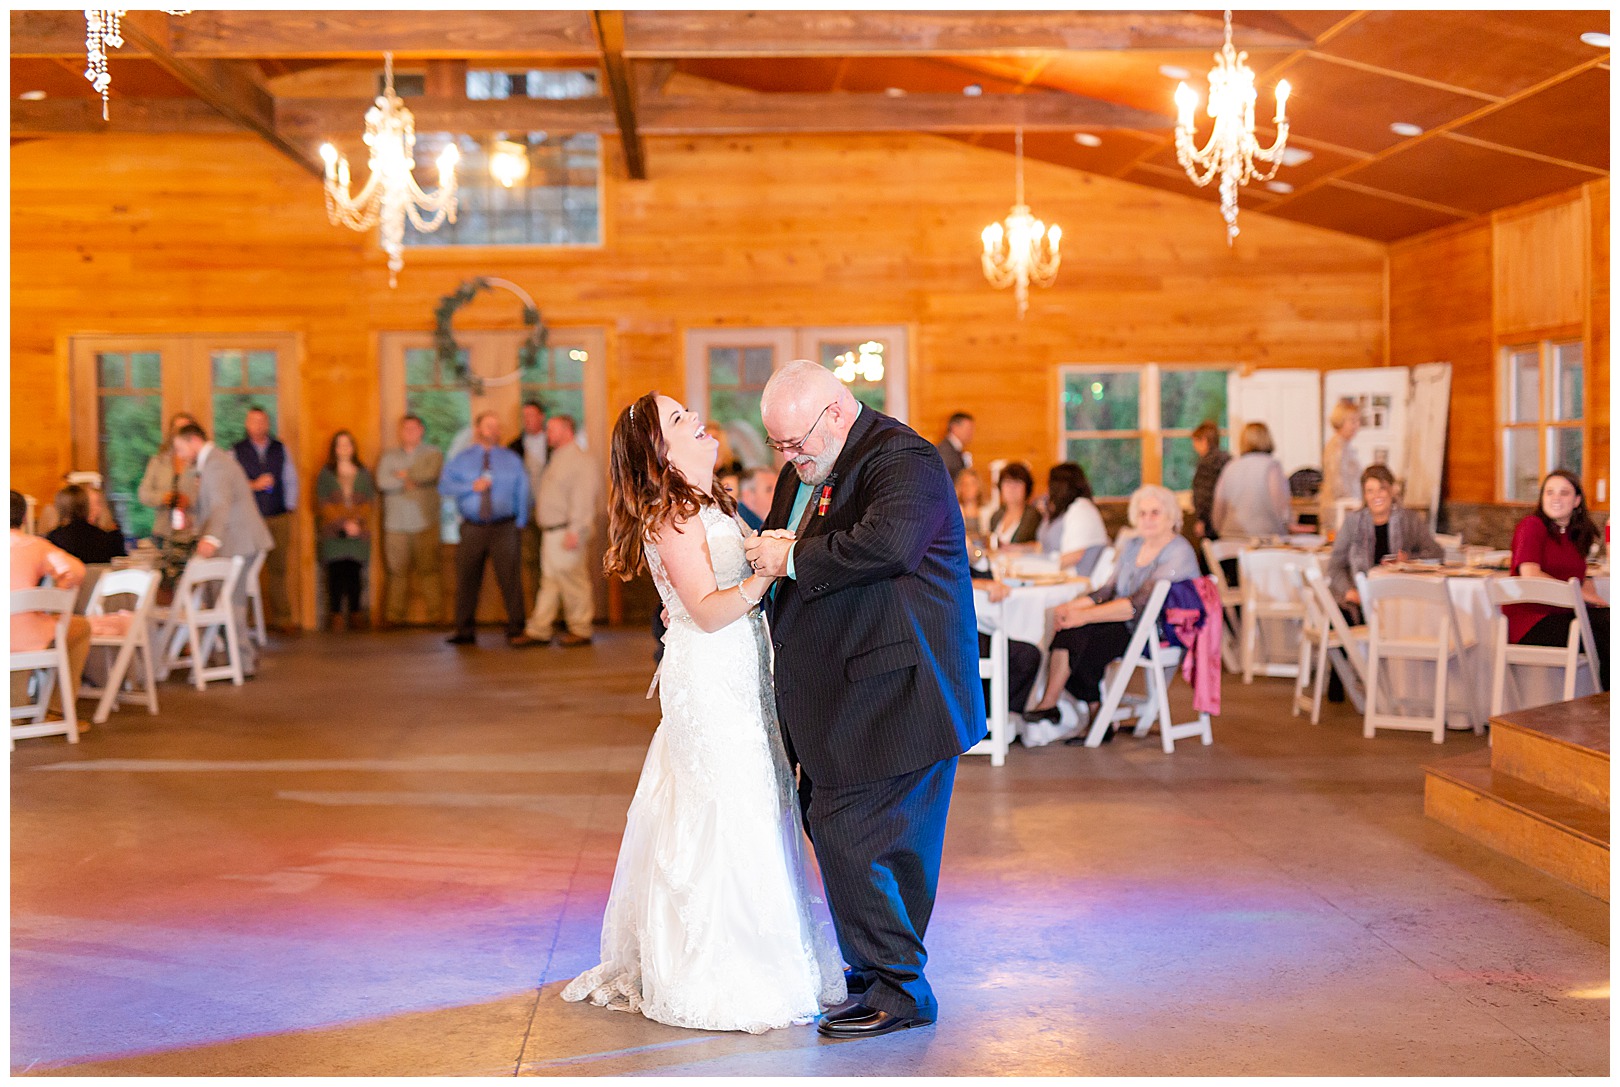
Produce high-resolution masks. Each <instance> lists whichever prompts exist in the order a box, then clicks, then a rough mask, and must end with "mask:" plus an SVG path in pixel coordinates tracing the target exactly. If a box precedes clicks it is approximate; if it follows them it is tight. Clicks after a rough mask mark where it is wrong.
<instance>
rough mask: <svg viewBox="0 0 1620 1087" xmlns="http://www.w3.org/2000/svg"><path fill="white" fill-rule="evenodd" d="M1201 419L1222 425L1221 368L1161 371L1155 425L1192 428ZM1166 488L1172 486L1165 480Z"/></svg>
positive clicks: (1223, 377) (1223, 373) (1223, 379)
mask: <svg viewBox="0 0 1620 1087" xmlns="http://www.w3.org/2000/svg"><path fill="white" fill-rule="evenodd" d="M1205 419H1212V420H1214V421H1215V424H1216V425H1217V426H1219V427H1221V428H1222V429H1225V427H1226V371H1225V370H1164V371H1161V372H1160V376H1159V425H1160V427H1162V428H1163V429H1165V430H1192V429H1193V428H1194V427H1196V426H1197V425H1198V424H1199V423H1202V422H1203V421H1204V420H1205ZM1165 486H1167V487H1172V488H1173V487H1174V486H1175V485H1174V484H1172V483H1168V482H1167V483H1166V484H1165Z"/></svg>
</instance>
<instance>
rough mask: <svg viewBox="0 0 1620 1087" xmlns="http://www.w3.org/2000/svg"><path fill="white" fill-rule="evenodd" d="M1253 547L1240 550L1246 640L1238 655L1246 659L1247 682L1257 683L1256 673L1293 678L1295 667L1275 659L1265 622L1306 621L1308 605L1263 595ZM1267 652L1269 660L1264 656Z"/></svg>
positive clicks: (1243, 639) (1240, 575) (1244, 635)
mask: <svg viewBox="0 0 1620 1087" xmlns="http://www.w3.org/2000/svg"><path fill="white" fill-rule="evenodd" d="M1252 554H1253V552H1252V550H1251V549H1248V548H1245V549H1244V550H1242V551H1239V552H1238V577H1239V580H1240V582H1241V584H1240V585H1239V586H1238V591H1239V593H1240V595H1241V597H1242V600H1243V625H1242V631H1243V636H1242V639H1241V640H1240V641H1239V643H1238V657H1239V659H1240V660H1242V662H1243V682H1244V683H1253V682H1254V674H1255V673H1256V672H1259V673H1260V674H1261V675H1266V676H1285V677H1290V678H1292V677H1293V675H1294V666H1293V665H1292V664H1279V663H1277V662H1276V661H1274V660H1272V652H1271V645H1270V639H1269V638H1267V636H1266V633H1265V631H1266V628H1265V627H1264V626H1263V625H1262V624H1263V623H1265V622H1275V621H1288V622H1296V623H1297V622H1302V621H1303V620H1304V618H1305V611H1304V608H1303V607H1302V606H1301V605H1300V604H1299V603H1298V602H1297V601H1295V600H1293V599H1290V598H1288V597H1286V596H1285V597H1274V596H1270V595H1265V596H1262V595H1261V593H1260V579H1259V577H1258V576H1256V574H1255V571H1254V570H1253V569H1252V558H1251V556H1252ZM1262 652H1264V654H1265V659H1264V660H1262V659H1261V653H1262Z"/></svg>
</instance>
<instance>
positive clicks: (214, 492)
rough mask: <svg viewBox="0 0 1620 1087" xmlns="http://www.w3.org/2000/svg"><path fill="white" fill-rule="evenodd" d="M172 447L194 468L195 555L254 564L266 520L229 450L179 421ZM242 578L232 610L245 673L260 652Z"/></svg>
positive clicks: (264, 539) (269, 544) (266, 539)
mask: <svg viewBox="0 0 1620 1087" xmlns="http://www.w3.org/2000/svg"><path fill="white" fill-rule="evenodd" d="M174 451H175V453H176V454H177V455H178V456H179V457H180V459H181V460H182V461H184V462H185V463H186V464H188V465H191V466H192V467H194V468H195V469H196V471H197V504H196V508H195V509H194V511H193V512H194V514H195V516H194V518H193V520H194V523H195V525H196V531H197V555H198V556H199V557H200V558H205V559H210V558H214V557H215V556H223V557H225V558H231V557H234V556H236V555H240V556H242V568H243V569H244V570H246V569H247V568H248V567H250V566H252V565H253V560H254V558H255V557H256V556H257V555H258V554H259V552H261V551H269V550H270V549H271V548H273V547H275V539H274V538H273V537H272V536H271V535H270V529H269V526H267V525H266V524H265V523H264V518H263V517H262V516H261V515H260V514H259V505H258V503H257V502H256V501H255V500H254V497H253V487H252V485H251V484H249V483H248V478H247V473H246V472H244V471H243V470H242V466H241V465H240V464H238V463H237V461H236V458H235V457H233V456H231V455H230V454H229V453H221V452H220V451H219V450H218V449H216V448H215V447H214V443H213V442H211V441H209V440H208V434H207V432H206V431H204V430H203V428H202V427H200V426H197V425H196V424H195V423H193V424H191V425H189V426H183V427H181V428H180V429H179V430H178V431H177V432H176V433H175V437H174ZM247 590H248V585H247V578H246V577H242V578H238V579H237V583H236V592H235V594H234V595H233V596H232V604H233V608H232V612H233V614H234V615H235V617H236V641H237V645H238V646H239V647H240V648H241V652H242V670H243V672H244V673H245V674H247V675H252V674H253V673H254V672H256V671H258V666H259V653H258V649H257V647H255V646H254V644H253V641H252V640H251V639H250V638H248V636H247Z"/></svg>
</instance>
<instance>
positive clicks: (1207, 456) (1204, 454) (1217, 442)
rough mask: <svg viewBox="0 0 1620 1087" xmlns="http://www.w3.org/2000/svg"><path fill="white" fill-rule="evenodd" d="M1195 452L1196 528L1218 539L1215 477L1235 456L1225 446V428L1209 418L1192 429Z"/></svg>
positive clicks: (1218, 476) (1194, 529) (1194, 520)
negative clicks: (1222, 445) (1223, 436)
mask: <svg viewBox="0 0 1620 1087" xmlns="http://www.w3.org/2000/svg"><path fill="white" fill-rule="evenodd" d="M1192 447H1193V452H1194V453H1197V454H1198V467H1196V468H1194V469H1193V479H1192V505H1193V531H1194V532H1195V533H1196V534H1197V535H1198V536H1200V537H1202V538H1205V539H1210V540H1213V539H1217V538H1218V534H1217V533H1216V532H1215V515H1214V512H1213V511H1214V506H1215V481H1216V480H1218V479H1219V478H1220V476H1221V469H1222V468H1225V467H1226V462H1227V461H1229V460H1231V459H1232V454H1230V453H1228V452H1227V451H1226V450H1224V449H1222V448H1221V428H1220V427H1218V426H1216V425H1215V421H1214V420H1213V419H1205V420H1204V421H1203V422H1202V423H1199V424H1198V429H1196V430H1194V431H1193V432H1192Z"/></svg>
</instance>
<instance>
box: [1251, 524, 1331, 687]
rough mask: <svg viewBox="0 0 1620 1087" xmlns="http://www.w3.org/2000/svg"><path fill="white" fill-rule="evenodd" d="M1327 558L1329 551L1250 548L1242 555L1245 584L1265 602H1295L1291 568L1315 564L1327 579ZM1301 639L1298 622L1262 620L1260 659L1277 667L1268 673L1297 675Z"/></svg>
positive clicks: (1290, 620)
mask: <svg viewBox="0 0 1620 1087" xmlns="http://www.w3.org/2000/svg"><path fill="white" fill-rule="evenodd" d="M1328 555H1329V552H1328V551H1326V550H1318V551H1303V550H1299V549H1297V548H1286V547H1256V548H1251V549H1249V550H1247V551H1245V552H1244V553H1243V559H1242V562H1241V564H1240V565H1241V567H1242V569H1243V570H1244V571H1245V573H1244V574H1243V575H1242V576H1243V577H1245V578H1247V579H1248V581H1246V582H1244V590H1245V591H1248V589H1249V588H1250V584H1251V583H1252V588H1253V590H1254V593H1255V595H1256V597H1257V598H1258V599H1259V600H1261V601H1262V602H1270V601H1275V602H1278V603H1288V602H1292V601H1293V599H1294V593H1293V590H1292V589H1291V588H1290V587H1289V585H1288V578H1287V577H1286V575H1285V574H1284V571H1285V570H1286V569H1287V568H1288V567H1290V566H1297V567H1299V568H1300V569H1301V570H1303V569H1305V565H1306V564H1307V563H1313V562H1314V563H1315V564H1316V566H1317V569H1319V570H1321V571H1322V573H1323V575H1324V576H1325V575H1326V574H1327V560H1328ZM1299 637H1300V624H1299V621H1298V620H1296V619H1262V620H1261V621H1260V644H1259V647H1258V652H1259V658H1258V659H1260V660H1262V661H1264V662H1267V663H1270V664H1272V665H1275V666H1276V667H1274V668H1273V669H1272V670H1271V671H1269V672H1268V673H1267V674H1270V675H1282V674H1288V675H1292V674H1294V671H1295V669H1296V668H1297V667H1298V661H1299Z"/></svg>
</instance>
